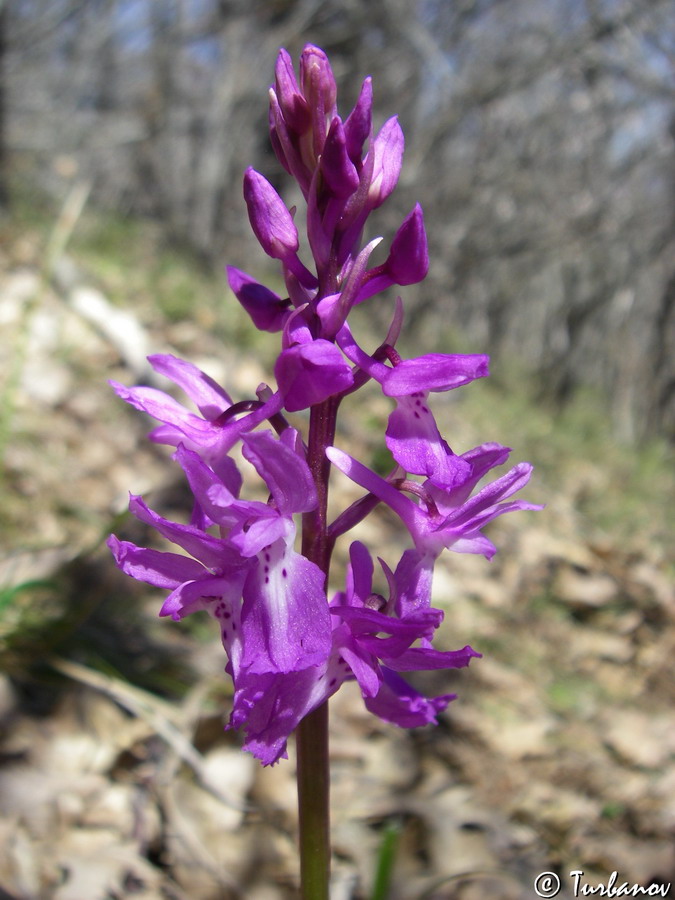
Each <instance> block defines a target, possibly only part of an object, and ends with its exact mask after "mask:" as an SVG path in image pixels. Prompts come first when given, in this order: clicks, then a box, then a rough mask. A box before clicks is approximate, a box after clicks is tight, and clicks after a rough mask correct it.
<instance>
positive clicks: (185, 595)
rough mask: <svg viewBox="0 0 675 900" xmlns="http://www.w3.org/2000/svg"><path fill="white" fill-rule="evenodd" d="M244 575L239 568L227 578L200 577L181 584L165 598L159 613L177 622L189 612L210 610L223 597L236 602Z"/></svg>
mask: <svg viewBox="0 0 675 900" xmlns="http://www.w3.org/2000/svg"><path fill="white" fill-rule="evenodd" d="M245 577H246V572H245V570H240V571H238V572H235V573H233V574H232V575H230V576H229V577H227V578H214V577H211V578H200V579H199V580H198V581H188V582H186V583H185V584H181V585H179V586H178V587H177V588H176V589H175V590H174V591H172V593H171V594H169V596H168V597H167V598H166V600H165V601H164V603H163V605H162V608H161V609H160V611H159V614H160V616H171V618H172V619H174V621H176V622H178V621H179V620H180V619H184V618H185V616H189V615H190V613H193V612H200V611H202V610H210V609H211V608H212V607H213V605H214V603H215V602H217V601H220V600H222V598H223V597H225V598H227V599H228V602H229V603H232V602H236V601H238V600H239V598H240V597H241V589H242V585H243V583H244V579H245Z"/></svg>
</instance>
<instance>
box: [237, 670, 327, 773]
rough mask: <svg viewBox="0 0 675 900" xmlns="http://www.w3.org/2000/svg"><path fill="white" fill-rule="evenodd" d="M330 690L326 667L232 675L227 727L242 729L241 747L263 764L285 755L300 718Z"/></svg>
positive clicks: (324, 697) (319, 702)
mask: <svg viewBox="0 0 675 900" xmlns="http://www.w3.org/2000/svg"><path fill="white" fill-rule="evenodd" d="M335 689H337V688H336V687H335V688H334V689H333V690H331V689H330V688H329V687H328V683H327V680H326V676H325V670H324V669H321V668H316V667H311V668H307V669H303V670H302V671H299V672H288V673H286V674H277V673H275V674H273V675H271V674H268V675H256V674H252V673H251V672H249V671H245V672H242V673H241V675H237V676H236V677H235V694H234V706H233V709H232V715H231V717H230V723H229V725H228V727H229V728H242V727H243V728H244V729H245V732H246V741H245V743H244V749H245V750H248V751H249V752H250V753H252V754H253V755H254V756H255V757H256V758H257V759H259V760H260V761H261V762H262V764H263V765H265V766H269V765H273V764H274V763H276V762H278V760H279V759H282V758H285V757H286V755H287V754H286V742H287V740H288V738H289V737H290V735H291V733H292V732H293V731H294V730H295V729H296V728H297V726H298V725H299V723H300V721H301V720H302V719H304V717H305V716H306V715H308V714H309V713H310V712H312V710H314V709H316V707H317V706H319V705H320V704H321V703H323V701H324V700H326V699H327V698H328V697H329V696H330V694H331V693H333V691H334V690H335Z"/></svg>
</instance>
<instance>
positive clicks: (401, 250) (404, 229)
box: [384, 203, 429, 284]
mask: <svg viewBox="0 0 675 900" xmlns="http://www.w3.org/2000/svg"><path fill="white" fill-rule="evenodd" d="M384 268H385V270H386V272H387V274H388V275H389V276H390V278H391V280H392V281H393V283H394V284H416V283H417V282H418V281H423V280H424V279H425V278H426V276H427V272H428V271H429V249H428V246H427V235H426V231H425V230H424V215H423V213H422V207H421V206H420V205H419V203H416V204H415V207H414V209H413V210H412V212H410V213H409V214H408V215H407V216H406V218H405V219H404V220H403V223H402V225H401V227H400V228H399V230H398V231H397V232H396V234H395V235H394V240H393V241H392V242H391V250H390V251H389V256H388V257H387V261H386V262H385V264H384Z"/></svg>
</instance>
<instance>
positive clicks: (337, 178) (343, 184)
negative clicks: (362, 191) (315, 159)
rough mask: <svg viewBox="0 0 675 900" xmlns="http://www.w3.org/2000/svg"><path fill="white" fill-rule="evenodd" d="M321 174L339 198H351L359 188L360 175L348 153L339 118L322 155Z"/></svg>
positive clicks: (329, 133)
mask: <svg viewBox="0 0 675 900" xmlns="http://www.w3.org/2000/svg"><path fill="white" fill-rule="evenodd" d="M321 174H322V175H323V177H324V178H325V180H326V183H327V184H328V187H329V188H330V189H331V191H332V192H333V194H335V195H337V196H338V197H349V195H350V194H353V193H354V191H355V190H356V189H357V187H358V186H359V174H358V172H357V171H356V168H355V167H354V163H353V162H352V161H351V159H350V158H349V155H348V153H347V147H346V140H345V131H344V127H343V125H342V122H341V121H340V118H339V117H338V116H335V118H334V119H333V121H332V122H331V126H330V129H329V130H328V135H327V137H326V143H325V144H324V148H323V153H322V154H321Z"/></svg>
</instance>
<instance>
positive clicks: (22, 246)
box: [0, 227, 675, 900]
mask: <svg viewBox="0 0 675 900" xmlns="http://www.w3.org/2000/svg"><path fill="white" fill-rule="evenodd" d="M106 234H107V232H106ZM4 237H5V238H6V239H5V241H4V243H3V245H2V249H0V327H1V328H2V334H3V341H2V343H1V344H0V370H1V371H2V372H3V373H4V375H3V378H4V383H3V384H2V388H1V392H2V398H1V399H2V412H1V413H0V449H1V450H2V461H3V465H2V473H1V477H2V489H1V495H2V498H3V499H2V506H3V515H2V521H1V522H0V539H1V546H2V551H1V554H0V663H1V664H2V669H3V671H4V674H1V675H0V722H1V723H2V730H1V734H0V897H6V898H14V900H34V898H35V900H43V898H44V900H109V898H117V900H122V898H146V900H159V898H171V900H173V898H175V900H185V898H188V897H189V898H191V900H216V898H226V900H227V898H233V900H234V898H246V900H282V898H291V897H294V896H296V893H297V860H296V851H295V843H294V841H295V828H296V813H295V791H294V759H293V746H292V742H291V745H290V746H289V759H288V760H287V761H282V762H281V763H280V764H279V765H277V766H274V767H272V768H269V769H264V768H262V767H260V766H259V765H258V764H257V762H256V761H255V760H254V759H253V758H251V757H250V756H249V755H248V754H245V753H242V752H241V750H240V749H239V747H240V742H241V739H240V736H239V735H238V734H236V733H233V732H224V731H223V722H224V720H225V719H226V717H227V712H228V709H229V704H230V702H231V690H230V687H229V684H228V679H227V678H226V676H225V675H224V674H223V671H222V670H223V666H224V662H225V660H224V655H223V652H222V648H221V647H220V644H219V641H218V637H217V635H216V634H215V633H214V632H213V631H212V629H211V628H210V627H209V626H210V625H211V624H212V623H211V622H210V621H209V620H207V619H206V618H204V620H201V619H200V618H199V617H195V621H194V622H184V623H180V624H178V623H173V622H167V621H165V620H158V619H157V610H158V608H159V605H160V602H161V600H160V597H159V595H158V593H157V592H153V591H151V590H149V589H145V588H143V587H142V586H141V585H138V584H136V583H132V582H131V581H130V580H129V579H127V578H125V577H124V576H122V575H121V574H120V573H119V572H118V571H117V570H116V569H115V567H114V565H113V563H112V561H111V559H110V557H109V555H108V553H107V551H106V548H105V545H104V540H105V537H106V535H107V534H108V533H109V532H110V531H113V530H114V531H116V532H117V533H118V534H122V535H123V536H125V537H127V538H128V539H132V540H136V541H138V542H139V543H144V542H145V541H146V540H150V539H151V536H150V535H148V534H147V532H146V531H144V529H143V528H142V527H141V526H139V525H138V523H134V522H133V521H131V520H130V519H129V517H128V515H127V514H126V513H125V507H126V500H127V492H128V491H129V490H132V491H133V492H134V493H140V494H143V495H144V496H145V497H146V498H147V499H148V501H149V502H150V504H151V505H152V506H153V507H154V508H156V509H158V510H160V511H161V512H162V513H163V514H165V515H167V516H168V517H169V518H172V517H178V518H181V517H183V518H184V517H186V516H188V515H189V511H190V505H189V498H188V496H187V494H186V492H185V490H184V488H183V486H182V484H181V482H180V480H179V478H178V476H177V474H176V471H175V468H174V464H173V463H170V462H169V461H168V456H169V454H168V453H167V451H166V448H161V447H156V446H154V445H150V444H149V443H148V442H146V441H145V434H146V432H147V430H148V427H149V424H150V423H149V422H148V421H147V420H145V419H144V418H143V417H142V416H141V415H140V414H138V413H136V412H135V411H133V410H131V409H129V408H127V407H126V406H125V405H124V404H123V403H122V402H121V401H119V400H118V399H117V398H116V396H115V395H114V394H113V392H112V390H111V389H110V388H109V386H108V384H107V379H108V378H114V379H116V380H119V381H121V382H123V383H126V384H134V383H139V381H146V382H147V381H148V379H149V378H150V373H149V372H148V369H147V366H146V365H145V363H144V357H145V355H146V353H150V352H167V351H171V352H175V353H176V354H178V355H182V356H185V357H186V358H188V359H190V360H191V361H192V362H194V363H196V364H198V365H200V366H202V367H204V368H205V369H207V370H208V372H209V373H210V374H211V375H213V376H214V377H215V378H216V379H217V380H220V381H221V383H223V384H224V385H226V387H227V389H228V390H229V391H230V392H231V393H232V394H233V395H235V396H236V397H241V398H243V397H246V396H248V395H250V394H251V392H252V390H253V389H254V388H255V387H256V386H257V385H258V383H259V382H260V381H262V380H265V377H266V371H269V370H268V369H267V366H268V365H269V362H270V360H271V359H272V356H271V355H270V354H271V351H270V350H267V351H264V352H266V353H267V356H265V355H264V352H263V357H262V361H261V360H260V357H259V354H258V350H259V345H258V344H257V343H256V341H255V339H254V338H252V337H251V338H248V337H244V335H245V332H246V323H245V322H244V319H243V314H241V312H240V311H239V310H238V308H237V306H236V303H235V301H234V300H233V299H232V298H231V297H229V298H225V292H224V291H222V294H221V293H220V291H221V287H220V286H218V285H215V286H214V285H211V286H209V285H207V283H206V282H205V281H204V282H199V280H198V279H197V278H196V277H195V279H193V280H191V276H190V274H189V272H188V273H187V274H182V275H180V277H178V276H177V275H176V272H177V264H175V261H174V268H173V269H171V270H169V269H167V268H165V260H166V257H165V256H161V255H154V256H153V253H152V252H151V250H152V248H151V247H150V249H149V245H150V244H152V240H153V239H152V238H147V239H145V240H146V243H145V244H143V243H142V242H139V241H135V242H134V239H132V241H131V243H129V239H128V238H125V241H126V243H124V242H123V243H122V249H123V251H124V253H129V254H131V255H132V257H133V254H138V255H139V258H138V259H137V258H131V259H129V260H128V262H125V263H124V264H121V263H120V262H119V257H118V261H117V262H116V263H115V262H114V253H113V250H114V249H115V248H112V249H111V246H110V240H112V239H110V240H109V242H108V243H107V244H106V245H105V246H102V244H101V241H100V240H99V243H98V244H97V245H95V244H94V243H93V240H92V242H90V243H89V244H87V241H86V240H83V241H82V242H81V244H80V245H77V243H74V244H73V249H72V253H71V251H70V250H69V255H67V256H66V255H64V254H63V253H61V252H59V253H58V254H56V255H54V254H52V257H51V259H49V254H47V262H48V263H49V268H47V267H46V263H45V252H46V251H45V243H48V241H47V242H46V241H45V237H44V234H43V233H41V232H40V231H39V229H37V230H36V229H34V228H33V229H32V228H30V227H26V228H23V229H21V230H20V231H18V232H17V231H16V230H13V231H11V232H9V231H7V233H6V234H5V235H4ZM99 237H100V236H99ZM148 242H149V243H148ZM57 243H58V241H57ZM153 246H154V245H153ZM47 249H49V248H47ZM52 250H53V246H52ZM118 250H119V248H117V250H115V252H118ZM97 253H98V254H99V255H98V256H97ZM142 254H146V255H149V256H151V257H152V258H153V259H154V263H153V265H145V263H143V262H142V260H141V259H140V256H141V255H142ZM168 265H169V264H168V263H166V266H168ZM143 266H145V267H144V268H143ZM162 279H164V280H165V281H167V284H165V285H164V286H163V288H162V298H163V305H162V307H161V309H158V307H157V304H156V303H155V301H154V300H153V296H152V294H153V289H154V288H153V285H155V286H156V285H160V284H161V283H162ZM216 297H217V298H218V299H214V298H216ZM167 298H169V299H167ZM153 304H154V305H153ZM172 304H174V305H173V306H172ZM359 327H363V320H361V325H360V326H359ZM274 340H275V339H274V337H272V338H271V340H270V343H271V344H273V343H274ZM451 349H453V350H457V349H459V348H456V347H455V348H451ZM417 352H421V351H420V350H418V351H417ZM156 383H157V384H158V385H159V382H156ZM463 391H464V392H465V395H466V396H467V398H469V396H470V395H471V396H475V398H476V399H475V401H474V400H470V399H467V400H466V402H465V401H464V400H463V399H457V400H455V398H454V396H452V397H449V398H444V397H443V396H438V397H437V398H436V403H435V406H434V412H435V413H436V416H437V418H438V420H439V422H440V423H441V426H442V431H443V432H444V434H446V435H447V436H451V437H450V442H451V444H452V446H453V449H455V450H457V451H464V450H466V449H468V448H469V447H471V446H474V445H475V444H478V443H481V442H483V441H485V440H498V441H501V442H503V443H510V444H512V445H513V446H514V456H513V459H514V461H518V460H520V459H529V460H530V461H532V462H533V463H534V464H535V466H536V470H535V477H534V478H533V481H532V484H531V488H530V489H529V490H528V491H527V492H526V496H527V497H528V499H531V500H533V501H535V502H545V503H546V509H545V510H544V511H542V512H539V513H519V514H517V515H514V516H509V517H505V518H504V519H501V520H499V521H498V522H496V523H495V524H494V526H493V527H492V529H491V531H490V537H491V538H492V539H493V540H494V542H495V543H496V544H497V546H498V547H499V553H498V555H497V557H496V558H495V559H494V560H493V561H492V562H491V563H487V562H486V561H485V560H484V559H482V557H481V558H478V557H467V556H461V555H459V554H452V553H446V554H445V555H444V557H442V559H441V561H440V563H439V565H438V569H437V574H436V577H435V582H434V597H435V603H436V605H438V606H441V607H442V608H443V609H444V610H445V613H446V617H445V622H444V624H443V626H442V628H441V630H440V634H439V639H438V646H439V647H440V648H441V649H454V648H458V647H461V646H463V645H464V644H466V643H470V644H471V645H472V646H473V647H475V648H476V649H478V650H480V651H481V652H482V653H483V658H482V659H480V660H475V661H474V662H473V663H472V665H471V666H470V668H469V669H468V670H462V671H461V672H458V673H453V674H452V675H451V676H448V674H447V673H434V674H430V675H429V676H424V677H421V678H420V679H419V681H418V682H417V683H418V685H419V686H420V688H421V689H422V690H424V691H426V692H429V693H443V692H446V691H447V690H448V687H450V689H451V690H455V691H456V692H457V693H458V699H457V700H456V701H455V702H453V703H452V704H451V705H450V707H449V708H448V710H447V712H446V713H444V714H443V715H442V716H441V717H440V718H441V721H440V724H439V726H438V727H436V728H427V729H422V730H413V731H403V730H399V729H396V728H395V727H393V726H389V725H387V724H385V723H382V722H380V721H379V720H378V719H376V718H375V717H373V716H372V715H370V714H369V713H367V711H366V710H365V708H364V706H363V703H362V701H361V698H360V695H359V693H358V690H356V689H355V686H354V685H347V686H345V688H344V689H343V690H341V691H340V693H339V694H338V695H337V696H336V698H335V699H334V701H333V702H332V704H331V707H332V713H331V730H332V791H333V793H332V804H333V823H332V829H333V845H334V861H335V864H334V876H333V880H334V885H333V894H332V896H333V898H334V900H350V898H353V900H357V898H363V900H367V898H369V897H370V896H371V889H372V885H373V880H374V877H375V867H376V864H377V859H378V854H379V852H380V848H381V847H382V846H383V844H384V845H387V846H392V847H393V848H394V859H395V862H394V868H393V877H392V884H391V886H390V889H389V892H388V893H387V894H380V895H379V896H380V898H384V897H385V896H386V897H388V898H389V900H422V898H427V900H478V898H484V900H490V898H495V900H521V898H523V900H524V898H532V897H535V896H537V894H536V893H535V879H536V877H537V875H538V874H539V873H542V872H551V873H554V874H555V875H557V876H559V877H560V879H561V883H562V888H561V891H560V893H559V894H558V896H559V897H561V898H563V900H567V898H571V897H574V896H580V895H581V893H580V891H581V888H582V886H583V885H587V886H589V885H592V886H597V885H599V884H603V885H608V884H609V880H610V877H611V876H612V873H613V872H617V873H618V874H617V876H616V879H617V880H616V881H615V884H616V886H617V887H618V886H619V885H621V884H622V883H624V882H625V883H627V884H628V885H630V886H632V885H640V886H643V887H645V888H646V887H647V886H649V885H652V888H653V890H652V891H651V894H652V895H658V896H668V893H667V892H666V893H664V892H663V891H662V892H661V893H660V894H657V893H656V886H657V885H664V886H665V884H667V883H669V882H674V883H675V679H674V678H673V659H674V658H675V594H674V592H673V566H674V563H675V558H674V556H673V544H672V525H673V511H672V507H673V504H672V497H673V489H674V487H675V476H674V474H673V471H672V465H671V466H670V467H669V465H668V458H667V453H666V451H665V450H664V448H663V447H660V446H659V445H656V444H655V445H654V446H653V447H644V448H641V450H640V451H639V452H638V451H631V450H629V449H625V448H619V447H617V446H616V445H615V442H614V441H613V440H612V438H611V435H610V434H609V432H608V431H607V430H606V429H605V427H604V424H603V421H604V420H603V417H602V413H601V412H600V411H599V408H598V406H597V405H593V404H592V403H591V401H590V400H589V401H587V402H586V403H585V404H584V402H581V403H580V405H577V407H576V408H575V410H574V411H572V412H567V413H563V414H560V415H558V416H555V415H553V414H552V413H550V412H548V411H547V410H545V409H542V408H541V407H539V406H537V405H536V404H535V403H534V402H533V400H532V397H531V392H529V391H525V392H524V393H523V396H521V397H519V396H514V390H513V389H512V390H511V391H510V392H508V391H505V390H504V388H503V386H500V385H499V384H497V386H496V387H495V388H491V387H489V386H483V385H482V384H481V385H475V386H474V385H472V386H470V387H468V388H464V389H463ZM471 392H473V394H471ZM456 393H457V394H460V393H461V392H456ZM516 393H517V388H516ZM472 404H473V405H472ZM364 409H367V420H368V421H367V423H366V425H365V426H364V424H363V421H362V420H359V418H358V415H359V414H362V413H363V410H364ZM388 409H389V406H388V401H386V399H385V398H383V397H382V396H381V395H378V394H377V393H376V392H372V394H370V395H368V396H367V400H364V401H362V402H361V403H360V404H359V407H358V408H357V409H352V410H351V411H350V410H349V409H348V408H347V412H346V418H345V424H344V427H343V432H342V433H341V437H340V440H341V441H342V443H343V445H344V446H346V445H347V444H348V445H349V447H350V448H352V449H354V448H356V449H357V450H358V453H357V454H355V455H360V456H361V457H362V458H364V459H365V460H366V461H368V462H373V461H375V462H376V461H377V453H378V452H380V451H379V450H378V446H379V443H380V442H381V438H380V437H378V428H380V434H381V426H382V425H383V423H384V422H385V421H386V416H387V413H388ZM334 493H335V496H336V497H345V498H347V497H350V496H351V495H352V493H353V491H352V488H351V487H350V486H349V485H348V484H347V482H346V481H345V480H344V479H338V478H336V479H335V485H334ZM354 496H355V495H354ZM355 536H358V537H359V538H361V539H362V540H364V541H367V542H368V543H369V545H370V546H371V548H372V550H373V552H378V553H380V554H381V555H382V556H383V557H384V558H385V559H386V560H387V561H388V562H390V563H392V564H394V563H395V562H396V560H397V558H398V557H397V553H398V554H400V551H401V550H402V549H403V548H404V547H405V546H407V545H406V542H405V535H404V534H403V533H402V530H401V528H400V526H399V525H398V524H397V523H396V521H395V520H394V518H393V517H392V516H390V515H389V514H387V512H386V511H384V510H381V509H378V510H376V511H375V513H374V514H373V515H372V516H371V518H370V519H369V520H367V521H366V522H365V523H363V524H362V525H361V526H359V529H358V534H356V535H355ZM669 536H670V539H669ZM345 558H346V545H345V546H344V547H340V548H339V549H338V554H337V566H336V584H337V583H338V582H339V574H340V572H341V570H342V569H343V566H344V561H345ZM579 870H581V871H583V876H572V875H571V874H570V873H571V872H573V871H579ZM575 877H576V879H577V881H576V883H575ZM537 886H538V887H539V888H540V890H543V889H544V888H545V887H546V885H545V884H544V883H543V882H539V883H538V885H537ZM664 890H665V887H664ZM587 893H588V892H587ZM624 893H625V892H624ZM543 895H544V896H553V894H552V893H550V894H543ZM670 895H671V896H675V885H674V886H673V887H672V888H671V889H670ZM372 896H375V894H372Z"/></svg>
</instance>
